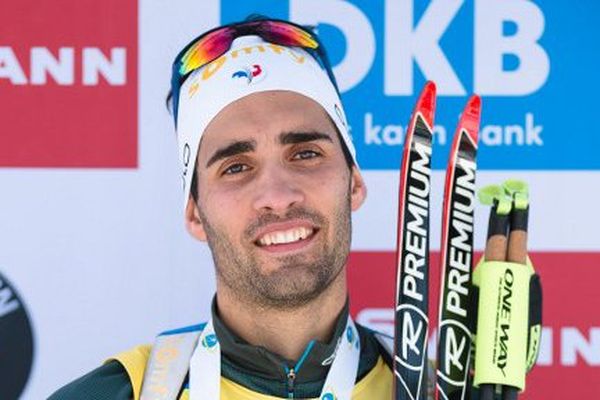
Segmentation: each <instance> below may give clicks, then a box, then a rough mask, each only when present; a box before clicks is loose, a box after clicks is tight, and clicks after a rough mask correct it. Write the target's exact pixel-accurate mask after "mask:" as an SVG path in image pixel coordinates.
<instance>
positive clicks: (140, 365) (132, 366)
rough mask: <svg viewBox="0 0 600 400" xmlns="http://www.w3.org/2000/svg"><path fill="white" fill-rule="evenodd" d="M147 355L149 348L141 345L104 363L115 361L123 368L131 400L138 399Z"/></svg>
mask: <svg viewBox="0 0 600 400" xmlns="http://www.w3.org/2000/svg"><path fill="white" fill-rule="evenodd" d="M149 355H150V346H149V345H143V346H137V347H134V348H133V349H131V350H127V351H124V352H122V353H119V354H117V355H116V356H114V357H111V358H109V359H108V360H106V361H105V362H104V364H107V363H109V362H111V361H117V362H119V363H120V364H121V365H122V366H123V368H125V371H126V372H127V376H128V377H129V381H130V382H131V387H132V389H133V398H134V399H136V400H137V399H139V398H140V388H141V387H142V380H143V379H144V370H145V369H146V363H147V361H148V356H149Z"/></svg>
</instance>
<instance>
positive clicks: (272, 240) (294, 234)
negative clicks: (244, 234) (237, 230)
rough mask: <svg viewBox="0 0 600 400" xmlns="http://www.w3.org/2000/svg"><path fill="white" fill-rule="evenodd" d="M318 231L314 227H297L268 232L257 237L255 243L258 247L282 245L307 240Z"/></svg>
mask: <svg viewBox="0 0 600 400" xmlns="http://www.w3.org/2000/svg"><path fill="white" fill-rule="evenodd" d="M317 232H318V229H316V228H308V227H298V228H292V229H285V230H280V231H273V232H268V233H265V234H264V235H262V236H261V237H259V238H258V239H257V240H256V241H255V244H256V245H257V246H259V247H271V246H284V245H289V244H294V243H300V242H304V241H308V240H310V239H312V238H313V237H314V235H315V234H316V233H317Z"/></svg>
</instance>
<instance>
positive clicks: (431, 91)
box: [413, 81, 436, 127]
mask: <svg viewBox="0 0 600 400" xmlns="http://www.w3.org/2000/svg"><path fill="white" fill-rule="evenodd" d="M435 98H436V87H435V82H433V81H427V82H426V83H425V86H424V87H423V89H422V90H421V94H420V95H419V99H418V100H417V104H416V105H415V110H414V113H413V114H416V113H417V112H420V113H421V115H423V118H425V121H427V124H428V125H429V126H430V127H433V118H434V114H435Z"/></svg>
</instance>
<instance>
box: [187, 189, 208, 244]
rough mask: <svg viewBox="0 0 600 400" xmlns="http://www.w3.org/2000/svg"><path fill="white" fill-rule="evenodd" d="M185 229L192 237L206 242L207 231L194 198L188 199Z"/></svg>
mask: <svg viewBox="0 0 600 400" xmlns="http://www.w3.org/2000/svg"><path fill="white" fill-rule="evenodd" d="M185 227H186V228H187V230H188V232H189V233H190V235H192V236H193V237H195V238H196V239H198V240H200V241H202V242H206V231H205V230H204V224H203V223H202V219H201V218H200V211H199V210H198V206H197V205H196V202H195V201H194V199H192V196H190V198H189V199H188V202H187V205H186V206H185Z"/></svg>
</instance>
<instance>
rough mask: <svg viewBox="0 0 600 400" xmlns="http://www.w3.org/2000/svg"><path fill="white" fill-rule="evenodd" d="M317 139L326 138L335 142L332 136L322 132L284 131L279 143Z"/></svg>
mask: <svg viewBox="0 0 600 400" xmlns="http://www.w3.org/2000/svg"><path fill="white" fill-rule="evenodd" d="M317 140H326V141H329V142H331V143H333V139H332V138H331V136H329V135H327V134H326V133H321V132H284V133H282V134H281V135H279V143H281V144H296V143H304V142H314V141H317Z"/></svg>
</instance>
